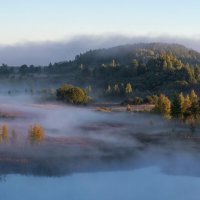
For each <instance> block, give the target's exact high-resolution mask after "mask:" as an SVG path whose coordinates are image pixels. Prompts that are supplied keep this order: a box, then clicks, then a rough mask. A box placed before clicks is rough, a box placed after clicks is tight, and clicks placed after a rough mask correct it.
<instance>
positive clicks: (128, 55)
mask: <svg viewBox="0 0 200 200" xmlns="http://www.w3.org/2000/svg"><path fill="white" fill-rule="evenodd" d="M164 54H167V55H174V56H176V57H177V59H180V60H181V61H182V62H183V63H189V64H200V53H199V52H196V51H194V50H192V49H188V48H186V47H184V46H182V45H179V44H167V43H139V44H133V45H123V46H117V47H113V48H109V49H98V50H91V51H88V52H86V53H84V54H80V55H78V56H76V58H75V62H76V63H77V64H85V65H87V66H90V67H92V66H93V65H96V64H102V63H105V64H108V63H109V62H111V60H112V59H115V60H116V62H117V63H118V64H120V65H125V64H130V63H131V62H132V61H133V59H137V60H140V61H142V62H144V63H146V62H147V61H148V60H149V59H150V58H155V57H158V56H159V55H164Z"/></svg>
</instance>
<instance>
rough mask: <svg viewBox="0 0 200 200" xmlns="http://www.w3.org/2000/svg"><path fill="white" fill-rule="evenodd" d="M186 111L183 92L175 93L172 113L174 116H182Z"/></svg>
mask: <svg viewBox="0 0 200 200" xmlns="http://www.w3.org/2000/svg"><path fill="white" fill-rule="evenodd" d="M183 113H184V97H183V94H182V93H180V94H175V95H174V96H173V99H172V105H171V115H172V117H174V118H182V117H183Z"/></svg>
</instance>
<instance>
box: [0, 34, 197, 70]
mask: <svg viewBox="0 0 200 200" xmlns="http://www.w3.org/2000/svg"><path fill="white" fill-rule="evenodd" d="M139 42H144V43H145V42H146V43H149V42H165V43H178V44H182V45H185V46H186V47H188V48H192V49H194V50H197V51H200V45H199V44H200V39H197V38H183V37H182V38H181V37H172V36H157V37H151V36H149V37H148V36H123V35H80V36H75V37H72V38H71V39H63V40H60V41H45V42H25V43H19V44H14V45H7V46H5V45H4V46H0V64H1V63H5V64H8V65H12V66H17V65H22V64H28V65H31V64H34V65H48V64H49V63H50V62H52V63H54V62H60V61H65V60H73V59H74V57H75V56H76V55H77V54H79V53H83V52H85V51H88V50H90V49H97V48H109V47H113V46H117V45H123V44H134V43H139Z"/></svg>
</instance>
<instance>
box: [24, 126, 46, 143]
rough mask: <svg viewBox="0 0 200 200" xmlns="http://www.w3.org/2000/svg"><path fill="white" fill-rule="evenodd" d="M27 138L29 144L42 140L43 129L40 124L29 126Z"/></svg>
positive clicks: (43, 135)
mask: <svg viewBox="0 0 200 200" xmlns="http://www.w3.org/2000/svg"><path fill="white" fill-rule="evenodd" d="M28 137H29V140H30V142H31V143H32V144H33V143H40V142H41V141H43V140H44V137H45V134H44V129H43V128H42V126H41V125H40V124H35V125H33V126H30V128H29V131H28Z"/></svg>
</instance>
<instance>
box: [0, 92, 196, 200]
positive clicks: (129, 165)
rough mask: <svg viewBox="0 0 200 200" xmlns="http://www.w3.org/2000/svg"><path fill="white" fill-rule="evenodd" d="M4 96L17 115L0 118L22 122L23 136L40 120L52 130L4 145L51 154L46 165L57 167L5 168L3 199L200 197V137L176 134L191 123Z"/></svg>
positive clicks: (4, 104) (13, 124)
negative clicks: (37, 140)
mask: <svg viewBox="0 0 200 200" xmlns="http://www.w3.org/2000/svg"><path fill="white" fill-rule="evenodd" d="M0 104H1V110H0V111H1V112H5V111H6V112H8V113H9V112H10V113H12V114H14V115H16V117H15V118H1V120H0V123H7V124H8V125H9V129H11V128H15V129H16V132H17V133H18V134H19V138H21V137H22V138H23V137H26V136H27V132H28V127H29V126H30V125H32V124H34V123H40V124H41V125H42V126H43V128H44V130H45V134H46V138H47V139H46V140H47V142H46V143H45V142H44V144H41V145H39V146H31V145H30V144H29V143H27V142H25V143H23V142H22V143H21V144H20V145H19V146H17V147H16V148H15V147H14V146H10V145H9V144H8V145H5V146H2V147H1V148H0V151H1V153H3V152H4V151H5V150H7V151H8V152H11V153H13V152H15V155H18V156H19V155H23V156H25V157H26V158H27V156H28V157H31V158H32V159H33V161H34V162H38V161H39V160H40V159H41V161H44V160H46V161H45V163H46V164H47V166H48V167H46V166H43V165H41V167H42V169H43V170H47V169H48V170H50V171H49V172H48V173H44V171H35V169H34V170H33V171H32V173H30V171H26V172H25V171H23V170H22V171H17V170H16V171H10V172H9V173H8V172H7V173H5V174H2V172H1V174H2V176H1V181H0V191H1V192H0V199H1V197H3V199H5V200H7V199H30V200H32V199H50V200H51V199H55V198H58V199H61V200H62V199H66V197H67V198H69V199H83V200H84V199H85V200H86V199H87V200H90V199H108V200H109V199H122V198H124V199H126V200H129V199H130V200H131V199H133V198H135V199H161V198H162V199H164V200H165V199H166V200H167V199H183V200H184V199H189V196H190V195H193V197H194V198H193V199H197V198H196V196H197V195H198V194H199V192H198V191H199V190H198V186H199V184H200V178H199V177H200V170H199V166H200V156H199V142H198V141H197V142H193V141H190V140H184V139H180V138H179V137H178V139H177V138H176V137H174V136H175V135H179V134H187V133H188V132H189V128H188V127H186V126H185V125H184V124H181V123H179V122H172V121H170V120H167V119H164V118H161V117H160V116H156V115H152V114H145V113H128V112H127V113H121V112H114V113H102V112H97V111H95V109H94V108H91V107H74V106H69V105H65V104H61V103H57V102H49V103H48V102H46V103H41V101H38V100H35V99H34V98H33V96H28V95H24V96H23V95H19V96H12V97H10V96H3V97H1V99H0ZM198 131H199V129H198V128H197V132H198ZM52 138H54V139H55V140H57V139H59V140H58V143H57V142H56V143H55V142H54V139H52ZM181 138H182V137H181ZM66 139H67V140H66ZM48 141H53V143H50V146H49V145H48ZM64 141H65V142H66V141H67V143H64ZM59 159H60V160H59ZM61 159H64V160H66V161H67V162H66V163H64V161H61ZM34 162H33V163H34ZM32 165H35V164H32ZM51 165H52V168H51ZM28 166H29V165H28ZM49 166H50V167H49ZM31 169H32V168H31ZM52 169H53V170H52ZM24 170H25V168H24ZM50 174H51V175H50ZM24 175H28V176H24ZM48 176H49V177H48ZM57 176H58V177H57ZM183 188H184V191H187V192H186V193H187V194H186V195H184V194H183V192H182V189H183ZM10 190H12V193H10V192H9V191H10ZM55 190H56V193H55ZM144 191H145V192H144ZM194 194H195V195H194ZM55 195H56V196H55Z"/></svg>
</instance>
